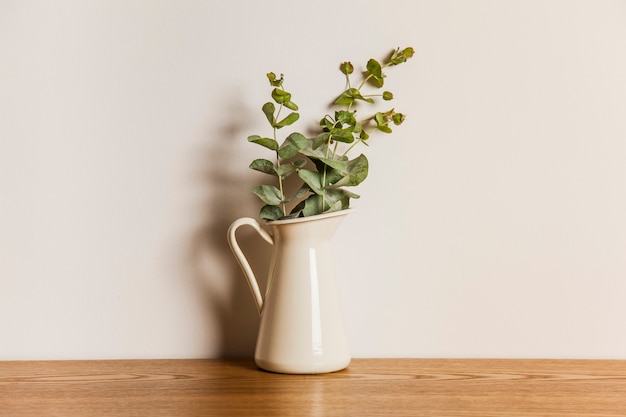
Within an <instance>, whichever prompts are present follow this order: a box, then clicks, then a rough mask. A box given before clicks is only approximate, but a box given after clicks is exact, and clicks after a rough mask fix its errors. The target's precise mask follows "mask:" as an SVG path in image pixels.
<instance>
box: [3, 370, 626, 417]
mask: <svg viewBox="0 0 626 417" xmlns="http://www.w3.org/2000/svg"><path fill="white" fill-rule="evenodd" d="M0 415H1V416H2V417H21V416H66V417H72V416H81V417H88V416H142V417H152V416H278V417H284V416H351V417H353V416H355V417H360V416H361V417H367V416H438V417H442V416H481V417H488V416H508V417H511V416H531V415H532V416H558V417H565V416H586V417H589V416H594V417H598V416H626V361H585V360H452V359H448V360H431V359H354V360H353V361H352V364H351V365H350V367H349V368H348V369H347V370H344V371H341V372H337V373H334V374H325V375H280V374H273V373H268V372H264V371H260V370H259V369H258V368H256V366H255V365H254V363H253V362H252V360H249V359H242V360H112V361H42V362H0Z"/></svg>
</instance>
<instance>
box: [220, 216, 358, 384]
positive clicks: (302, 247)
mask: <svg viewBox="0 0 626 417" xmlns="http://www.w3.org/2000/svg"><path fill="white" fill-rule="evenodd" d="M353 211H354V210H353V209H347V210H341V211H336V212H333V213H328V214H320V215H316V216H311V217H302V218H297V219H287V220H276V221H270V222H267V225H268V226H269V227H270V228H271V233H268V232H267V231H265V230H264V229H263V228H262V227H261V225H259V223H258V222H257V221H256V220H254V219H252V218H249V217H243V218H240V219H238V220H235V221H234V222H233V224H232V225H231V226H230V228H229V230H228V242H229V244H230V247H231V249H232V251H233V253H234V254H235V257H236V258H237V261H238V262H239V264H240V265H241V268H242V270H243V272H244V274H245V276H246V279H247V281H248V284H249V286H250V289H251V290H252V294H253V296H254V299H255V301H256V305H257V308H258V310H259V314H260V315H261V323H260V328H259V334H258V338H257V344H256V350H255V354H254V359H255V362H256V364H257V366H259V367H260V368H262V369H265V370H268V371H272V372H280V373H289V374H314V373H324V372H334V371H339V370H341V369H344V368H346V367H347V366H348V365H349V364H350V351H349V348H348V340H347V336H346V332H345V326H344V320H343V312H342V309H341V302H340V297H339V292H338V288H337V283H336V279H335V274H334V270H333V265H332V253H331V248H330V238H331V237H332V235H333V234H334V232H335V230H337V227H338V226H339V224H340V223H341V221H342V220H343V219H344V217H345V215H347V214H349V213H352V212H353ZM243 225H248V226H252V227H253V228H254V229H255V230H256V231H257V232H258V233H259V235H261V237H262V238H263V239H265V240H266V241H267V242H268V243H270V244H271V245H273V246H274V248H273V254H272V259H271V262H270V270H269V275H268V279H267V285H266V286H267V290H266V291H265V296H263V294H261V290H260V289H259V284H258V282H257V279H256V277H255V276H254V273H253V272H252V269H251V268H250V264H249V263H248V260H247V259H246V257H245V256H244V254H243V252H242V251H241V248H240V247H239V245H238V243H237V240H236V237H235V232H236V230H237V228H239V227H240V226H243Z"/></svg>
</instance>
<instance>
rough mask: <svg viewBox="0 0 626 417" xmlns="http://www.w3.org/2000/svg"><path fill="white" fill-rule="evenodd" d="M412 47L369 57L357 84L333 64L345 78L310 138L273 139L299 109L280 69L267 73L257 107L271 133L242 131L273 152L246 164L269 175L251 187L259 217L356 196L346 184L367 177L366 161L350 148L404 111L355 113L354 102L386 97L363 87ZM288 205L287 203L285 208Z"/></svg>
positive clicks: (343, 203) (331, 205)
mask: <svg viewBox="0 0 626 417" xmlns="http://www.w3.org/2000/svg"><path fill="white" fill-rule="evenodd" d="M413 53H414V50H413V48H411V47H407V48H404V49H402V50H401V49H400V48H398V49H395V50H394V51H393V52H392V53H391V54H390V55H389V57H388V58H387V59H386V60H384V61H383V62H379V61H377V60H376V59H373V58H372V59H370V60H369V61H368V62H367V65H366V67H365V71H363V72H362V73H361V75H362V79H361V80H360V82H359V83H358V84H355V83H354V82H353V80H352V77H354V76H355V74H354V67H353V65H352V64H351V63H350V62H343V63H341V65H340V66H339V69H340V70H341V72H342V73H343V74H344V76H345V78H346V88H345V90H344V91H343V92H341V94H340V95H339V96H338V97H337V98H336V99H335V100H334V105H335V106H336V107H337V110H335V112H334V115H329V114H327V115H325V116H324V117H322V118H321V120H320V121H319V125H320V132H319V134H317V135H316V136H314V137H312V138H307V137H306V136H305V135H303V134H302V133H299V132H292V133H290V134H289V135H287V136H286V137H285V138H284V139H283V140H282V142H279V139H278V133H279V131H280V130H281V129H283V128H285V127H287V126H290V125H292V124H293V123H295V122H296V121H297V120H299V119H300V114H299V113H298V106H297V105H296V104H295V103H294V102H293V101H292V95H291V93H289V92H288V91H287V90H286V89H285V87H284V77H283V75H282V74H281V75H280V76H277V75H276V74H274V73H272V72H270V73H268V74H267V78H268V80H269V83H270V86H271V87H273V89H272V92H271V96H272V101H268V102H267V103H265V104H264V105H263V107H262V110H263V113H264V114H265V117H266V118H267V121H268V122H269V124H270V127H271V128H272V135H271V136H260V135H252V136H249V137H248V141H250V142H253V143H256V144H258V145H261V146H263V147H265V148H267V149H269V150H271V151H274V152H275V155H274V160H273V161H271V160H269V159H265V158H260V159H255V160H254V161H252V163H251V164H250V168H251V169H253V170H256V171H260V172H262V173H265V174H268V175H270V176H272V177H274V183H273V184H264V185H259V186H257V187H255V188H254V190H253V193H254V194H256V195H257V196H258V197H259V198H260V199H261V200H262V201H263V203H265V205H264V206H263V207H262V208H261V211H260V213H259V215H260V217H261V218H262V219H265V220H280V219H288V218H298V217H308V216H313V215H317V214H322V213H330V212H334V211H339V210H344V209H347V208H349V207H350V199H353V198H359V195H357V194H355V193H354V192H352V191H349V190H348V189H347V188H346V187H354V186H357V185H359V184H360V183H362V182H363V181H364V180H365V179H366V178H367V175H368V170H369V163H368V160H367V157H366V156H365V155H364V154H362V153H361V154H360V155H358V156H357V157H355V158H353V159H350V153H351V151H353V149H354V148H355V147H357V146H358V145H361V144H362V145H368V139H369V138H370V135H371V134H372V133H373V132H376V131H377V132H383V133H387V134H388V133H391V132H392V129H391V126H393V125H396V126H397V125H400V124H402V122H403V121H404V119H405V115H404V114H402V113H399V112H397V111H396V110H395V109H394V108H391V109H389V110H386V111H377V112H375V113H374V114H372V115H369V116H367V117H365V118H359V117H358V116H357V106H358V104H359V103H362V104H375V103H376V102H377V101H379V100H381V99H382V100H383V101H390V100H392V99H393V94H392V93H391V92H390V91H383V92H382V93H379V92H376V93H370V92H368V91H366V90H370V89H378V90H380V89H381V88H382V87H383V86H384V82H385V77H386V74H385V72H384V71H385V70H386V69H387V68H389V67H392V66H395V65H399V64H401V63H404V62H406V61H407V60H408V59H409V58H411V57H412V56H413ZM286 112H288V114H286V115H285V114H284V113H286ZM309 162H310V163H309ZM294 174H296V175H297V176H298V177H299V180H300V183H301V185H300V187H299V188H297V189H296V191H295V192H294V193H293V194H291V195H287V191H286V187H285V183H286V180H287V179H288V178H289V177H291V176H292V175H294ZM288 205H290V206H292V208H291V209H288Z"/></svg>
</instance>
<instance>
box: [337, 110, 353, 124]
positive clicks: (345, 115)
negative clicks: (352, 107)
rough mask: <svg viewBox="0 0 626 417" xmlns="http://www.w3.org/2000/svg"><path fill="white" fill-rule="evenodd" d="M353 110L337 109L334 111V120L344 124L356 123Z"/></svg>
mask: <svg viewBox="0 0 626 417" xmlns="http://www.w3.org/2000/svg"><path fill="white" fill-rule="evenodd" d="M354 113H355V112H353V111H347V110H339V111H336V112H335V120H336V121H338V122H339V123H342V124H344V125H350V126H354V125H355V124H356V118H355V117H354Z"/></svg>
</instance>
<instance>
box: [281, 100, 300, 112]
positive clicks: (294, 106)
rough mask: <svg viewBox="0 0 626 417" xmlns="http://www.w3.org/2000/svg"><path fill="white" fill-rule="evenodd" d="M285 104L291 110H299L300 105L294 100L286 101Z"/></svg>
mask: <svg viewBox="0 0 626 417" xmlns="http://www.w3.org/2000/svg"><path fill="white" fill-rule="evenodd" d="M283 106H285V107H287V108H288V109H290V110H294V111H296V110H298V105H297V104H296V103H294V102H293V101H287V102H285V103H283Z"/></svg>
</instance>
